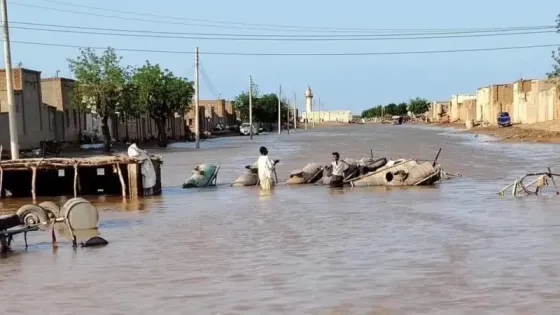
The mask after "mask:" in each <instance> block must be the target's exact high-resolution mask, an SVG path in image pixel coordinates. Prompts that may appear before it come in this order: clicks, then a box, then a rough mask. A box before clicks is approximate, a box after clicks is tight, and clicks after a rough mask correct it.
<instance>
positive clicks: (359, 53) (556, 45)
mask: <svg viewBox="0 0 560 315" xmlns="http://www.w3.org/2000/svg"><path fill="white" fill-rule="evenodd" d="M10 42H11V43H17V44H25V45H35V46H49V47H64V48H90V49H95V50H98V49H107V47H93V46H89V47H88V46H79V45H68V44H55V43H43V42H29V41H10ZM558 46H560V44H558V43H557V44H541V45H526V46H509V47H491V48H465V49H449V50H424V51H391V52H341V53H258V52H255V53H250V52H200V54H201V55H223V56H388V55H424V54H445V53H461V52H483V51H501V50H502V51H503V50H518V49H532V48H545V47H558ZM113 48H114V49H115V50H119V51H129V52H149V53H162V54H191V55H192V54H194V52H192V51H179V50H155V49H135V48H115V47H113Z"/></svg>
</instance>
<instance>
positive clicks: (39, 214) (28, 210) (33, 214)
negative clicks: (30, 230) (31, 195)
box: [16, 205, 48, 226]
mask: <svg viewBox="0 0 560 315" xmlns="http://www.w3.org/2000/svg"><path fill="white" fill-rule="evenodd" d="M16 214H17V215H18V216H19V219H20V220H21V222H22V224H24V225H26V226H33V225H37V224H42V223H46V222H48V216H47V212H46V211H45V209H43V208H42V207H41V206H38V205H25V206H22V207H21V208H19V209H18V210H17V211H16Z"/></svg>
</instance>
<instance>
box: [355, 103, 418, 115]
mask: <svg viewBox="0 0 560 315" xmlns="http://www.w3.org/2000/svg"><path fill="white" fill-rule="evenodd" d="M407 113H408V104H407V103H404V102H403V103H399V104H395V103H390V104H387V105H385V106H383V105H377V106H375V107H372V108H369V109H366V110H364V111H363V112H362V118H373V117H382V116H384V115H391V116H392V115H399V116H404V115H406V114H407Z"/></svg>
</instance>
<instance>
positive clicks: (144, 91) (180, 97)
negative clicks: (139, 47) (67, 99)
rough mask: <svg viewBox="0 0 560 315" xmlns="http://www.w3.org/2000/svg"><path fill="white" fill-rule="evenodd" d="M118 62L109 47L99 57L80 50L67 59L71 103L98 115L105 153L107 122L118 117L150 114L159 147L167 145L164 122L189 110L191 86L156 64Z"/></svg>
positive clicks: (119, 60)
mask: <svg viewBox="0 0 560 315" xmlns="http://www.w3.org/2000/svg"><path fill="white" fill-rule="evenodd" d="M121 59H122V58H121V57H119V56H117V54H116V52H115V50H114V49H112V48H107V49H106V50H105V51H104V52H103V53H102V54H101V55H97V54H96V53H95V51H94V50H92V49H89V48H88V49H82V50H80V55H79V56H78V57H76V58H75V59H69V60H68V61H69V63H70V70H71V71H72V73H73V74H74V78H75V79H76V84H75V87H74V90H73V92H72V98H73V104H75V106H77V107H82V108H87V109H91V110H93V111H94V112H95V113H97V115H99V118H100V120H101V131H102V133H103V137H104V138H105V139H104V141H105V150H106V151H110V148H111V133H110V130H109V126H108V120H109V118H111V117H115V118H116V116H117V114H118V115H119V116H120V119H122V120H123V121H127V120H128V119H130V118H137V117H139V116H140V115H144V114H148V115H150V117H151V118H152V119H154V121H155V122H156V125H157V128H158V140H159V144H160V145H161V146H167V133H166V127H167V120H168V119H169V118H172V117H174V115H175V114H176V113H179V114H181V115H182V114H183V113H184V112H185V111H186V110H188V108H189V106H190V104H191V103H192V102H191V101H192V97H193V95H194V87H193V83H192V82H190V81H188V80H187V79H186V78H181V77H177V76H175V75H174V74H173V73H172V72H171V71H169V70H167V69H161V68H160V66H159V65H158V64H151V63H149V62H146V64H145V65H143V66H142V67H140V68H134V67H131V66H123V65H121Z"/></svg>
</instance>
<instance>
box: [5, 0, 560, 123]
mask: <svg viewBox="0 0 560 315" xmlns="http://www.w3.org/2000/svg"><path fill="white" fill-rule="evenodd" d="M60 1H66V2H68V3H74V4H77V5H89V6H94V7H98V8H107V9H113V10H122V11H128V12H132V13H144V14H154V15H159V16H173V17H177V19H166V18H163V17H147V16H135V15H131V14H125V13H116V12H113V13H111V12H104V11H100V10H94V9H87V8H80V7H75V6H71V5H68V4H64V3H53V2H49V1H46V0H8V10H9V13H8V14H9V20H10V21H11V22H24V23H41V24H58V25H72V26H81V27H98V28H112V29H135V30H141V31H160V32H189V33H229V34H231V33H241V34H264V35H266V34H299V35H302V34H305V33H302V31H301V30H296V31H291V30H284V31H274V30H270V29H266V27H264V26H262V27H258V28H259V29H255V28H256V27H247V26H242V25H237V24H235V25H234V24H228V23H214V24H209V23H204V22H200V21H193V20H189V19H202V20H214V21H224V22H243V23H253V24H266V25H270V24H276V25H278V24H281V25H292V26H294V25H295V26H300V27H304V26H312V27H324V28H328V29H335V28H357V29H385V30H386V29H457V28H494V27H515V26H539V25H553V24H554V20H555V18H556V14H557V13H560V2H558V1H557V0H540V1H532V2H531V3H530V5H526V4H522V3H515V2H514V1H505V0H492V1H488V0H487V1H481V0H471V1H439V0H438V1H435V0H434V1H413V0H402V1H365V0H364V1H357V0H355V1H344V2H332V4H328V3H329V2H326V1H311V0H310V1H295V0H283V1H281V2H268V3H269V5H264V3H265V2H264V1H257V0H236V1H224V0H221V1H216V0H206V1H192V0H191V1H172V0H159V1H147V0H135V1H131V0H126V1H125V0H113V1H109V0H97V1H95V2H94V1H84V0H60ZM29 5H35V6H43V7H51V8H56V9H61V10H72V11H80V12H85V13H92V14H95V15H93V16H88V15H84V14H76V13H69V12H59V11H54V10H47V9H41V8H33V7H30V6H29ZM99 15H113V16H121V17H130V18H133V19H135V18H136V19H149V20H155V21H156V22H146V21H138V20H130V19H128V20H127V19H118V18H108V17H101V16H99ZM179 18H181V19H179ZM183 18H184V19H183ZM184 24H190V25H184ZM209 25H215V26H216V25H217V26H221V27H209ZM11 26H12V27H11V29H10V36H11V40H12V41H14V43H12V63H13V64H14V65H17V64H18V63H20V62H21V63H22V64H23V66H24V67H26V68H31V69H35V70H39V71H42V73H43V77H49V76H54V75H55V74H56V72H57V70H60V76H65V77H70V76H71V74H70V71H69V69H68V63H67V58H70V57H74V56H76V55H77V54H78V49H77V48H66V47H54V46H37V45H28V44H21V43H17V41H28V42H42V43H48V44H66V45H76V46H93V47H97V46H101V47H106V46H112V47H115V48H116V49H119V48H133V49H148V50H177V51H185V52H190V51H194V48H195V47H196V46H198V47H199V49H200V52H201V60H202V63H203V65H204V67H205V70H206V72H207V73H208V76H209V77H210V78H211V80H212V83H213V85H214V86H215V87H216V90H218V91H219V93H220V94H221V95H222V97H225V98H233V97H235V96H236V95H238V94H239V93H240V92H241V91H242V90H246V89H247V86H248V81H249V75H252V76H253V77H254V80H255V82H256V83H257V84H258V86H259V90H261V91H262V92H264V93H268V92H276V91H277V90H278V85H279V84H282V89H283V91H285V92H286V94H289V96H290V99H293V95H294V92H296V93H297V99H298V108H300V110H303V93H304V90H305V88H306V87H307V85H310V86H311V87H312V89H313V90H314V94H315V96H316V99H317V98H320V100H321V101H322V103H323V104H324V108H325V109H333V110H334V109H350V110H351V111H352V112H353V113H355V114H358V113H359V112H361V110H363V109H365V108H368V107H371V106H374V105H377V104H386V103H389V102H400V101H406V100H408V99H409V98H412V97H416V96H421V97H425V98H427V99H431V100H432V99H434V100H435V99H438V100H439V99H448V98H449V97H450V96H451V94H454V93H472V92H474V91H475V90H476V89H477V88H478V87H480V86H484V85H487V84H493V83H505V82H512V81H514V80H516V79H519V78H520V77H523V78H540V77H542V76H543V75H544V73H546V72H547V71H549V70H550V68H551V64H552V60H551V58H550V53H551V50H552V49H553V48H551V47H549V48H533V49H520V50H508V51H485V52H467V53H446V54H424V55H377V56H231V55H204V54H203V53H204V52H205V51H207V52H209V51H211V52H265V53H270V52H280V53H316V52H321V53H324V52H326V53H340V52H400V51H425V50H450V49H451V50H454V49H455V50H456V49H471V48H492V47H504V46H525V45H541V44H557V43H558V44H560V34H554V33H546V34H531V35H514V36H495V37H494V36H492V37H478V38H443V39H441V38H440V39H422V40H396V41H388V40H384V41H328V42H321V41H224V40H215V39H213V40H195V39H169V38H142V37H121V36H107V35H98V34H95V35H91V34H73V33H57V32H45V31H37V30H24V29H16V27H18V26H19V27H31V28H33V27H35V28H45V26H30V25H24V24H19V25H18V24H16V23H12V24H11ZM244 27H245V28H253V29H240V28H244ZM271 28H272V27H271ZM324 31H325V30H324ZM371 32H372V31H370V33H371ZM376 32H377V33H378V34H387V33H388V32H390V31H383V30H378V31H376ZM392 32H395V31H392ZM407 32H410V31H408V30H403V31H399V32H398V33H407ZM416 32H418V31H416ZM307 33H308V34H309V32H307ZM355 33H356V32H355ZM322 34H331V35H333V33H328V30H326V32H323V33H322ZM119 54H120V55H121V56H123V58H124V59H123V62H125V63H127V64H131V65H141V64H142V63H144V61H145V60H150V61H151V62H152V63H159V64H161V65H162V66H163V67H167V68H169V69H170V70H172V71H173V72H175V73H176V74H177V75H181V76H185V77H187V78H189V79H193V77H194V69H193V64H194V57H193V55H192V54H188V53H185V54H164V53H154V52H125V51H119ZM200 82H201V98H203V99H204V98H213V95H212V93H211V90H210V88H209V87H208V84H206V82H205V80H203V79H201V81H200Z"/></svg>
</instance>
